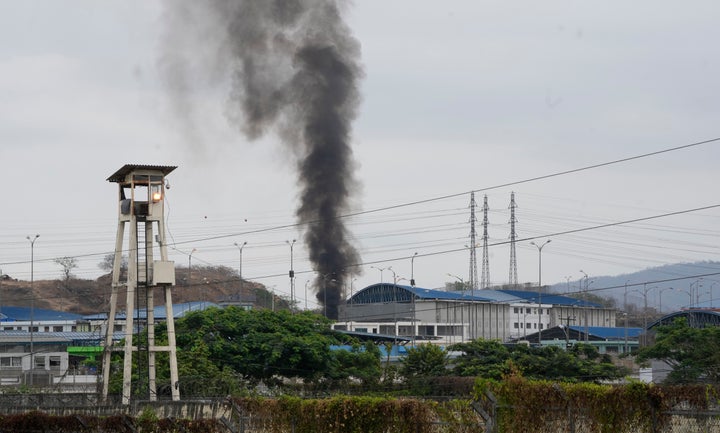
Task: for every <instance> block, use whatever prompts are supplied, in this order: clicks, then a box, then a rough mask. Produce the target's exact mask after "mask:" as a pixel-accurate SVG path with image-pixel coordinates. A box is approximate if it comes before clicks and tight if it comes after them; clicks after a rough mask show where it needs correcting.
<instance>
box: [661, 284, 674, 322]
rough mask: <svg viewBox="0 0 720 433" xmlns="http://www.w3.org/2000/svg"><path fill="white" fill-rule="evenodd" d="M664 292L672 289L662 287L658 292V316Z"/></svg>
mask: <svg viewBox="0 0 720 433" xmlns="http://www.w3.org/2000/svg"><path fill="white" fill-rule="evenodd" d="M665 290H672V287H663V288H661V289H660V290H658V309H659V310H660V311H659V312H660V314H661V315H662V312H663V308H662V293H663V292H664V291H665Z"/></svg>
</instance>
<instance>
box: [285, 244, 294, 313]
mask: <svg viewBox="0 0 720 433" xmlns="http://www.w3.org/2000/svg"><path fill="white" fill-rule="evenodd" d="M295 241H296V240H295V239H293V240H292V241H285V243H287V244H288V245H290V272H288V275H289V276H290V308H294V307H295V270H294V268H293V246H294V245H295Z"/></svg>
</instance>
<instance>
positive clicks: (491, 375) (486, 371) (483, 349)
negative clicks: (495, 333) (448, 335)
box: [450, 339, 510, 379]
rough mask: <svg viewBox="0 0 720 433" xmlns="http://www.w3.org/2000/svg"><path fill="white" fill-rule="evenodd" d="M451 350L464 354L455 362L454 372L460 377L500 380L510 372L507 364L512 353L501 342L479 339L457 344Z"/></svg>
mask: <svg viewBox="0 0 720 433" xmlns="http://www.w3.org/2000/svg"><path fill="white" fill-rule="evenodd" d="M450 350H452V351H459V352H462V355H460V356H459V357H458V358H457V359H455V360H454V361H453V364H454V367H453V371H454V373H455V374H457V375H458V376H478V377H484V378H487V379H500V378H501V377H502V376H503V374H504V373H506V372H507V371H508V369H507V365H506V363H507V361H508V360H509V359H510V351H509V349H508V348H507V347H506V346H504V345H503V344H502V343H500V342H499V341H496V340H483V339H477V340H473V341H470V342H467V343H460V344H455V345H453V346H451V347H450Z"/></svg>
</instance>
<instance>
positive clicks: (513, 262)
mask: <svg viewBox="0 0 720 433" xmlns="http://www.w3.org/2000/svg"><path fill="white" fill-rule="evenodd" d="M516 207H517V204H515V192H511V193H510V206H509V209H510V281H509V282H508V283H509V284H510V285H511V286H513V287H516V286H517V284H518V275H517V257H516V256H515V240H516V239H517V234H516V233H515V223H516V222H517V220H516V219H515V208H516Z"/></svg>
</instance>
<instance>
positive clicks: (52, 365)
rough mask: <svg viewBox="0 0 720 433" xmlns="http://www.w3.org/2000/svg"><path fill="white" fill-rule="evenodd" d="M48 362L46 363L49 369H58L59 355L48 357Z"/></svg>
mask: <svg viewBox="0 0 720 433" xmlns="http://www.w3.org/2000/svg"><path fill="white" fill-rule="evenodd" d="M48 363H49V364H48V365H49V366H50V368H51V369H53V370H58V369H60V357H59V356H51V357H49V359H48Z"/></svg>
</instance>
